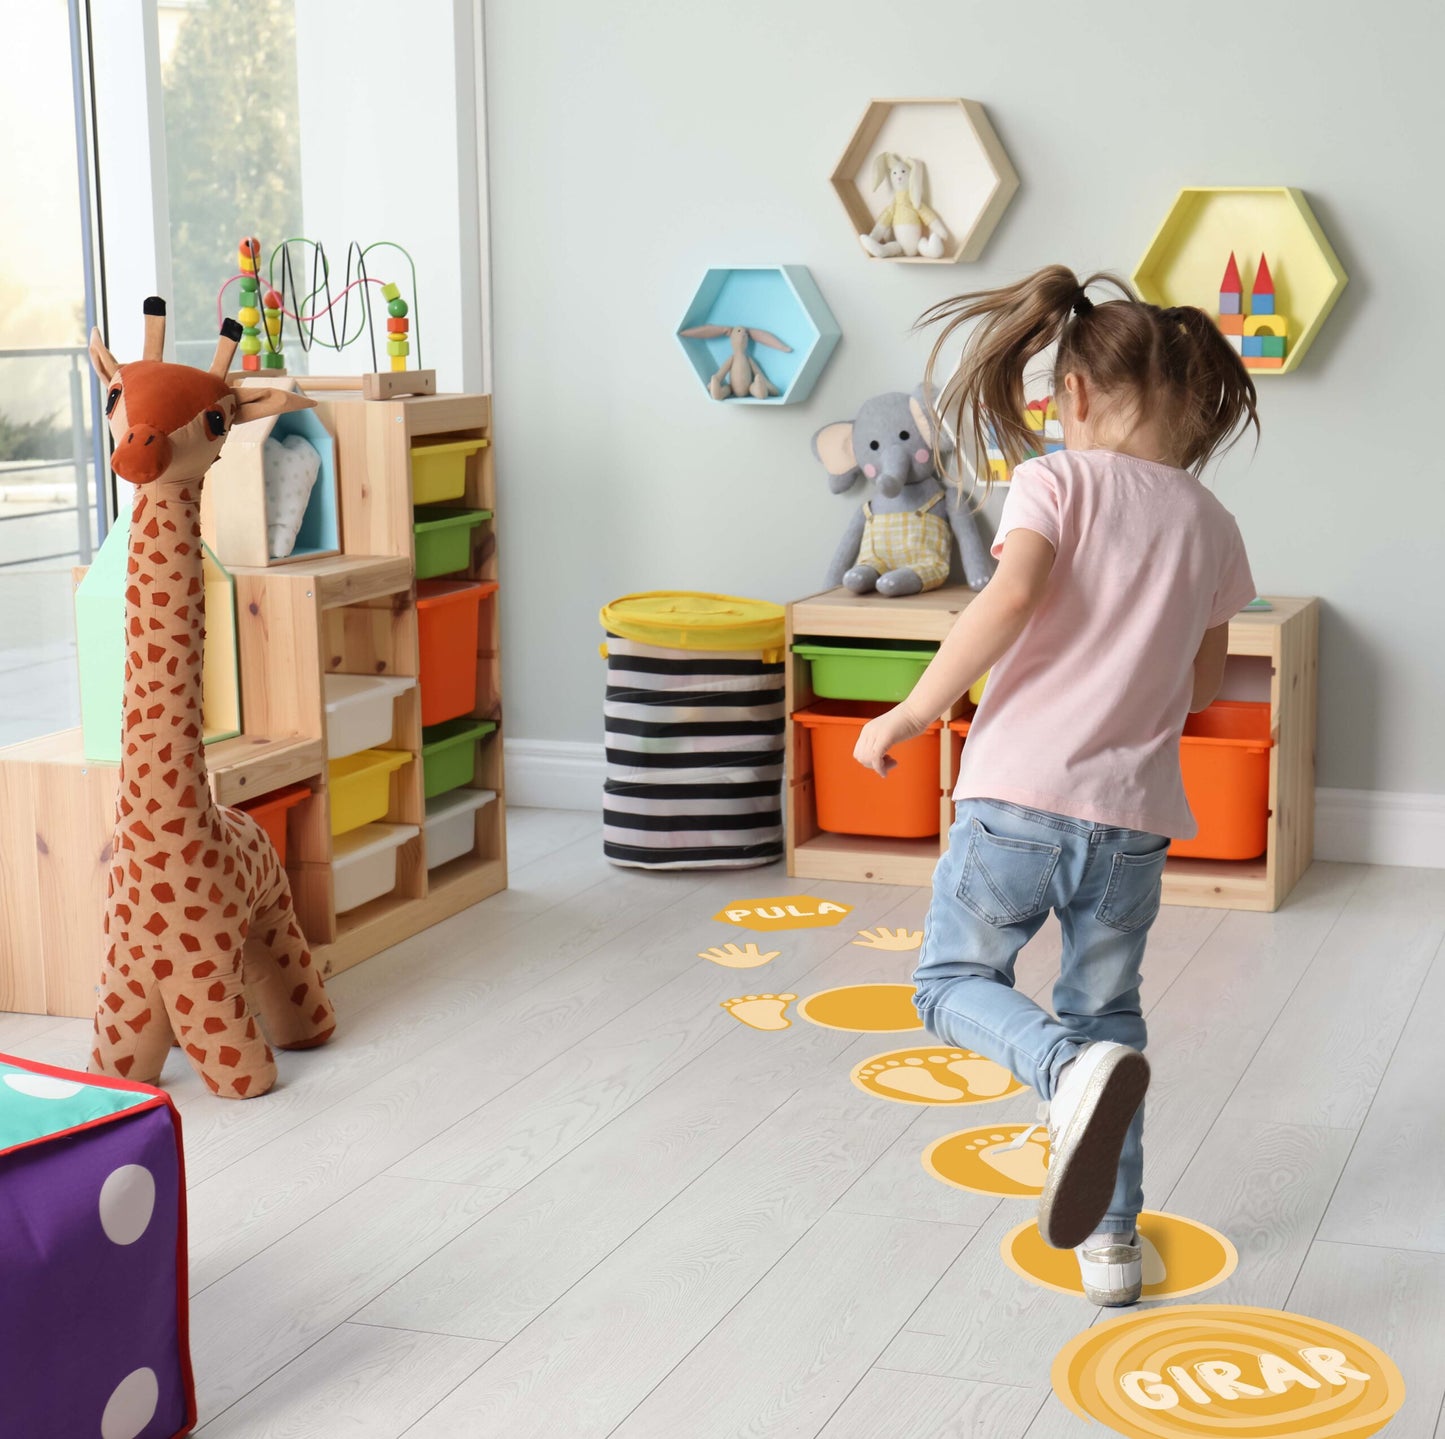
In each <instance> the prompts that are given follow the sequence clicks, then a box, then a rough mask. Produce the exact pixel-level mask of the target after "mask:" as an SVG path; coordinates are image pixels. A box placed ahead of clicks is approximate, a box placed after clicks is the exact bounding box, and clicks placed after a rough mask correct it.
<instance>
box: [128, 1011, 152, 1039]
mask: <svg viewBox="0 0 1445 1439" xmlns="http://www.w3.org/2000/svg"><path fill="white" fill-rule="evenodd" d="M150 1022H151V1012H150V1009H149V1008H146V1009H143V1010H141V1012H140V1013H139V1014H138V1015H136V1017H135V1018H134V1019H128V1020H126V1027H127V1028H128V1029H129V1030H130V1031H131V1032H132V1033H133V1034H139V1033H140V1032H141V1030H143V1029H144V1028H145V1027H146V1025H148V1024H149V1023H150Z"/></svg>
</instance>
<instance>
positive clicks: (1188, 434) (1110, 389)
mask: <svg viewBox="0 0 1445 1439" xmlns="http://www.w3.org/2000/svg"><path fill="white" fill-rule="evenodd" d="M1096 285H1109V286H1112V287H1113V288H1114V289H1115V290H1117V291H1118V293H1119V298H1118V299H1111V300H1104V301H1102V302H1101V303H1099V304H1095V303H1094V302H1093V301H1092V300H1090V299H1089V297H1088V294H1087V291H1088V290H1089V289H1090V288H1091V287H1093V286H1096ZM974 321H977V324H975V325H974V328H973V330H972V332H971V333H970V335H969V336H968V339H967V341H966V342H965V344H964V348H963V355H962V357H961V359H960V360H959V364H958V368H957V369H956V370H955V371H954V373H953V375H952V377H951V378H950V379H949V381H948V383H947V384H946V385H945V386H944V387H943V392H942V394H940V395H939V397H938V401H937V405H936V408H937V410H938V413H939V416H940V418H941V419H942V420H943V421H944V423H945V424H947V425H948V426H949V427H950V428H951V429H952V431H953V433H954V434H955V435H956V436H957V437H958V440H959V444H958V446H957V448H956V450H955V459H954V465H955V466H956V473H955V476H954V478H955V480H956V481H957V482H958V483H962V480H963V475H964V473H965V470H964V465H965V463H966V462H965V460H964V458H963V448H964V446H963V441H964V438H965V434H966V433H967V434H971V436H972V438H973V443H974V454H975V455H976V456H977V457H978V458H979V460H980V461H981V460H982V457H983V455H984V452H985V448H986V444H987V440H988V437H989V436H990V435H992V437H993V439H994V443H995V444H996V445H997V446H998V448H999V449H1000V450H1002V451H1003V454H1004V457H1005V459H1006V460H1007V462H1008V464H1009V466H1010V468H1012V467H1013V466H1015V465H1018V464H1021V463H1022V462H1023V460H1024V459H1025V458H1026V457H1027V456H1028V454H1029V453H1030V452H1031V451H1032V450H1034V449H1036V448H1037V437H1036V436H1035V434H1034V432H1032V431H1031V430H1030V429H1029V428H1028V426H1027V424H1026V423H1025V422H1024V406H1025V400H1024V373H1025V371H1026V369H1027V367H1028V365H1029V363H1030V361H1032V360H1033V359H1034V358H1035V357H1036V356H1037V355H1040V354H1042V353H1043V351H1044V350H1046V349H1047V348H1048V347H1049V346H1050V345H1052V344H1055V343H1057V345H1058V353H1057V358H1056V359H1055V361H1054V376H1053V386H1054V394H1055V395H1058V394H1059V393H1060V392H1061V390H1062V387H1063V383H1064V376H1065V375H1067V374H1069V373H1070V372H1075V373H1079V374H1082V375H1084V376H1085V377H1086V378H1087V379H1088V380H1089V382H1090V383H1091V384H1092V385H1093V386H1094V387H1095V388H1096V389H1098V390H1099V391H1100V392H1101V393H1102V394H1104V395H1106V396H1108V397H1109V399H1110V401H1111V402H1114V403H1118V404H1121V405H1127V406H1128V407H1130V408H1131V409H1132V411H1133V413H1134V414H1135V415H1136V416H1142V415H1145V414H1148V415H1149V416H1150V417H1151V418H1153V419H1156V420H1158V421H1159V422H1160V423H1161V425H1162V427H1163V430H1164V433H1165V437H1166V443H1167V445H1168V449H1169V454H1168V459H1169V460H1170V462H1171V463H1173V464H1176V465H1178V466H1179V467H1180V469H1185V470H1190V471H1192V472H1193V473H1194V474H1196V475H1198V474H1201V473H1202V472H1203V470H1204V467H1205V466H1206V465H1207V464H1208V463H1209V461H1210V460H1211V459H1212V458H1213V457H1214V456H1215V455H1216V454H1221V453H1223V451H1224V450H1227V449H1228V448H1229V447H1230V446H1231V445H1232V444H1234V442H1235V441H1236V440H1237V439H1238V438H1239V437H1240V435H1241V434H1243V433H1244V431H1245V430H1246V429H1247V428H1248V427H1249V426H1250V425H1253V426H1254V431H1255V435H1256V436H1258V434H1259V416H1258V414H1257V413H1256V410H1255V392H1254V381H1253V380H1252V379H1250V376H1249V371H1248V370H1246V369H1245V367H1244V363H1243V361H1242V360H1241V359H1240V357H1239V356H1238V355H1237V354H1236V353H1235V351H1234V350H1233V349H1232V348H1231V347H1230V345H1229V342H1228V341H1227V340H1226V339H1225V338H1224V336H1223V335H1222V334H1221V333H1220V331H1219V329H1218V327H1217V326H1216V325H1215V324H1214V322H1213V321H1212V320H1211V319H1210V318H1209V316H1208V315H1206V314H1205V313H1204V311H1203V310H1199V309H1196V308H1195V307H1194V306H1192V305H1178V306H1173V307H1171V308H1169V309H1160V308H1159V306H1158V305H1150V304H1146V303H1145V302H1144V301H1142V300H1139V299H1136V298H1135V296H1134V295H1133V293H1132V292H1131V291H1130V289H1129V287H1128V286H1127V285H1126V284H1125V283H1124V282H1123V281H1122V280H1120V279H1118V278H1117V277H1116V276H1114V275H1108V274H1096V275H1090V276H1089V277H1088V278H1087V279H1086V280H1080V279H1078V278H1077V277H1076V276H1075V274H1074V272H1073V271H1072V270H1070V269H1069V268H1068V267H1067V266H1065V265H1048V266H1046V267H1045V268H1044V269H1042V270H1038V271H1036V272H1035V273H1034V274H1032V275H1030V276H1028V277H1027V278H1026V279H1023V280H1020V281H1019V282H1018V283H1017V284H1014V285H1005V286H1004V287H1003V288H1001V289H997V290H982V291H978V292H975V293H973V294H969V295H959V296H957V297H955V298H954V299H951V300H944V301H942V302H940V303H939V304H937V305H934V306H933V307H932V308H931V309H929V310H927V311H925V312H924V313H923V315H922V316H921V317H920V318H919V321H918V324H919V326H920V327H922V326H924V325H933V324H939V323H942V325H943V328H942V330H941V331H940V333H939V336H938V339H937V341H936V342H935V344H934V346H933V350H932V352H931V353H930V354H929V357H928V367H927V370H926V371H925V381H924V383H925V393H926V394H933V393H935V392H934V389H933V371H934V367H935V366H936V365H937V363H938V357H939V353H940V352H941V351H942V349H943V347H944V345H945V343H946V342H947V341H948V339H949V337H950V336H951V335H952V334H953V333H954V331H955V330H957V329H958V328H959V327H960V326H961V325H966V324H969V323H970V322H974ZM965 427H966V428H965ZM979 469H980V470H983V469H984V467H983V465H982V464H981V463H980V465H979ZM985 473H986V471H985ZM991 481H992V476H991V475H990V476H989V477H988V479H987V480H986V481H985V492H987V489H988V486H989V484H991Z"/></svg>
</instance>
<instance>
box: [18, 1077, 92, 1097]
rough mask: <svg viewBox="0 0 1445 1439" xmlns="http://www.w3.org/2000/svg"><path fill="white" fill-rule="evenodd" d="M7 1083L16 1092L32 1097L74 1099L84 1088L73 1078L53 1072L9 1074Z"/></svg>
mask: <svg viewBox="0 0 1445 1439" xmlns="http://www.w3.org/2000/svg"><path fill="white" fill-rule="evenodd" d="M5 1084H6V1086H7V1087H8V1088H10V1089H13V1090H14V1091H15V1093H16V1094H23V1095H26V1096H27V1097H28V1098H30V1099H72V1098H74V1096H75V1095H77V1094H79V1093H80V1091H81V1088H82V1086H81V1085H80V1084H78V1083H77V1082H76V1081H75V1080H73V1079H60V1078H58V1077H57V1076H55V1075H53V1074H7V1075H6V1076H5Z"/></svg>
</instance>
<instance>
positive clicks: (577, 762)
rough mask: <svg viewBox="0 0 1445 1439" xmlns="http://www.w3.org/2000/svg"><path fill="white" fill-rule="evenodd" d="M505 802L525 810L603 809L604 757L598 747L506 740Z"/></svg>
mask: <svg viewBox="0 0 1445 1439" xmlns="http://www.w3.org/2000/svg"><path fill="white" fill-rule="evenodd" d="M505 756H506V765H507V803H508V804H513V805H519V806H521V807H522V808H524V809H595V810H600V809H601V808H602V781H603V778H604V776H605V774H606V769H607V760H606V754H605V752H604V751H603V748H602V746H601V745H600V744H579V743H575V742H573V741H571V740H552V739H508V740H507V741H506V749H505Z"/></svg>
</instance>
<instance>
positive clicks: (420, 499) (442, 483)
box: [411, 439, 487, 505]
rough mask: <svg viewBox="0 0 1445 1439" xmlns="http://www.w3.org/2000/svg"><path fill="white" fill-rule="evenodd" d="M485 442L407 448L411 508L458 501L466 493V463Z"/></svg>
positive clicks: (460, 441) (446, 442)
mask: <svg viewBox="0 0 1445 1439" xmlns="http://www.w3.org/2000/svg"><path fill="white" fill-rule="evenodd" d="M486 447H487V441H486V440H483V439H475V440H447V441H444V442H443V443H442V444H439V445H413V446H412V447H411V499H412V503H413V504H415V505H434V504H436V503H438V502H439V501H441V500H459V499H461V497H462V495H463V494H465V493H466V488H467V461H468V460H469V459H471V457H472V456H473V455H474V454H476V453H477V451H478V450H484V449H486Z"/></svg>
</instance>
